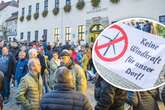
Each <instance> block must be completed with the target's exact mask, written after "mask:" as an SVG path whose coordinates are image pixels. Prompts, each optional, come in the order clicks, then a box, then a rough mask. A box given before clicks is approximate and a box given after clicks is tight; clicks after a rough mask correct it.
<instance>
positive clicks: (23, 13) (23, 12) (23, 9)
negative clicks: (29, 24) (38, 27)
mask: <svg viewBox="0 0 165 110" xmlns="http://www.w3.org/2000/svg"><path fill="white" fill-rule="evenodd" d="M24 15H25V8H22V16H24Z"/></svg>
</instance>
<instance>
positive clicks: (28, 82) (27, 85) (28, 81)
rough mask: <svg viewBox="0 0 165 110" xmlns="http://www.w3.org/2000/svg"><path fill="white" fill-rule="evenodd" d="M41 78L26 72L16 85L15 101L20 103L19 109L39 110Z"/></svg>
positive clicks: (41, 90) (41, 91) (41, 89)
mask: <svg viewBox="0 0 165 110" xmlns="http://www.w3.org/2000/svg"><path fill="white" fill-rule="evenodd" d="M42 87H43V84H42V78H41V76H40V75H39V77H38V76H35V75H34V74H32V73H28V74H26V75H25V76H24V77H23V78H22V79H21V82H20V85H19V87H18V91H17V95H16V101H17V103H18V104H21V110H39V104H40V99H41V97H42V94H43V88H42Z"/></svg>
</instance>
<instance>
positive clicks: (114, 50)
mask: <svg viewBox="0 0 165 110" xmlns="http://www.w3.org/2000/svg"><path fill="white" fill-rule="evenodd" d="M119 34H120V32H119V33H117V34H116V36H115V38H114V39H111V38H109V37H108V36H106V35H102V36H103V37H105V38H107V39H109V40H110V41H109V42H112V41H113V40H115V39H116V38H117V37H118V36H119ZM110 47H111V46H108V47H107V49H106V50H105V52H104V56H105V55H106V53H107V52H108V50H109V48H110ZM113 52H114V54H116V49H115V44H113Z"/></svg>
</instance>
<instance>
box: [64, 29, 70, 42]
mask: <svg viewBox="0 0 165 110" xmlns="http://www.w3.org/2000/svg"><path fill="white" fill-rule="evenodd" d="M65 40H66V41H70V40H71V28H70V27H65Z"/></svg>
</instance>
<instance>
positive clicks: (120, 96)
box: [95, 76, 127, 110]
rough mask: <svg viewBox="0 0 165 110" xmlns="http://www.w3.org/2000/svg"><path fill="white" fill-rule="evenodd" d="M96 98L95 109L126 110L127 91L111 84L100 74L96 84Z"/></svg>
mask: <svg viewBox="0 0 165 110" xmlns="http://www.w3.org/2000/svg"><path fill="white" fill-rule="evenodd" d="M95 99H96V101H97V104H96V106H95V110H124V104H125V102H126V100H127V91H123V90H121V89H118V88H116V87H114V86H112V85H110V84H109V83H107V82H106V81H104V80H103V79H102V78H101V77H100V76H99V78H98V79H97V82H96V84H95Z"/></svg>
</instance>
